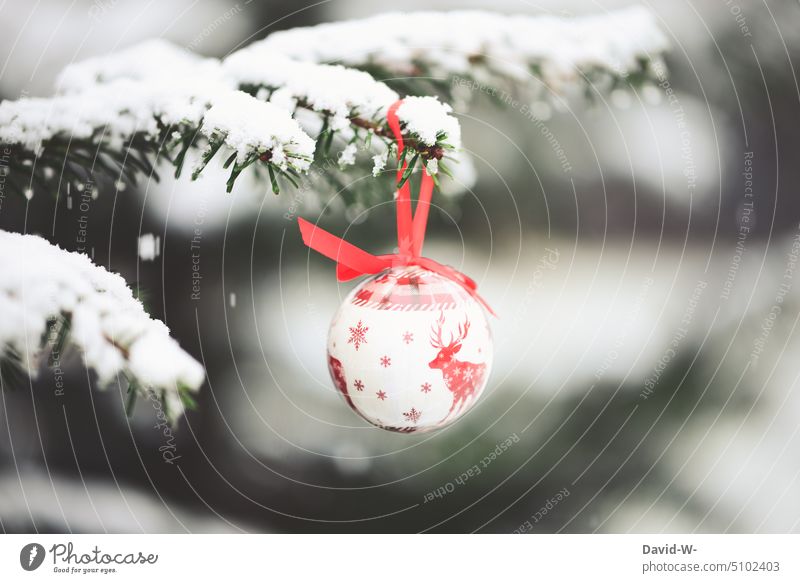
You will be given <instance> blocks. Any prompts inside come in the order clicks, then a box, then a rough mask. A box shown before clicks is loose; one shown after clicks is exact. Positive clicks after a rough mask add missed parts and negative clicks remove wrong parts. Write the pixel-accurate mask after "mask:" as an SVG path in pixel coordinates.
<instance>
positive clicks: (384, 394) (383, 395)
mask: <svg viewBox="0 0 800 583" xmlns="http://www.w3.org/2000/svg"><path fill="white" fill-rule="evenodd" d="M375 394H376V395H378V398H379V399H380V400H381V401H385V400H386V393H384V392H383V391H378V392H377V393H375Z"/></svg>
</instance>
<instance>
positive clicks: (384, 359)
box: [381, 356, 392, 368]
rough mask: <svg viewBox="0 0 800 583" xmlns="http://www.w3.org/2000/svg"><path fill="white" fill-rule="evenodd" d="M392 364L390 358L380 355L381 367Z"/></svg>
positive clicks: (387, 366)
mask: <svg viewBox="0 0 800 583" xmlns="http://www.w3.org/2000/svg"><path fill="white" fill-rule="evenodd" d="M391 365H392V359H391V358H389V357H388V356H381V366H382V367H383V368H389V367H390V366H391Z"/></svg>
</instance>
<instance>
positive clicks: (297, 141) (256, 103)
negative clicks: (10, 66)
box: [0, 7, 667, 193]
mask: <svg viewBox="0 0 800 583" xmlns="http://www.w3.org/2000/svg"><path fill="white" fill-rule="evenodd" d="M666 48H667V43H666V38H665V36H664V34H663V33H662V32H661V31H660V30H659V28H658V26H657V24H656V21H655V17H654V16H653V15H652V14H651V13H650V12H648V11H647V10H646V9H644V8H640V7H633V8H629V9H625V10H621V11H617V12H611V13H606V14H602V15H596V16H586V17H580V18H571V19H569V18H556V17H551V16H539V17H534V16H521V15H513V16H509V15H502V14H498V13H493V12H485V11H456V12H415V13H392V14H383V15H378V16H374V17H371V18H366V19H363V20H357V21H350V22H341V23H333V24H323V25H318V26H313V27H306V28H298V29H293V30H289V31H283V32H278V33H274V34H272V35H270V36H269V37H267V38H266V39H265V40H262V41H259V42H256V43H253V44H252V45H250V46H248V47H246V48H244V49H242V50H240V51H237V52H235V53H233V54H232V55H230V56H229V57H227V58H226V59H224V60H222V61H220V60H217V59H207V58H202V57H199V56H197V55H194V54H193V53H191V52H190V51H187V50H186V49H183V48H181V47H177V46H175V45H172V44H170V43H168V42H166V41H162V40H151V41H146V42H145V43H142V44H139V45H136V46H134V47H130V48H128V49H125V50H123V51H120V52H118V53H115V54H112V55H107V56H103V57H97V58H93V59H89V60H87V61H84V62H82V63H76V64H74V65H70V66H69V67H67V68H66V69H65V70H64V72H63V74H62V75H61V76H60V78H59V81H58V85H59V87H60V91H61V93H60V94H59V95H57V96H55V97H53V98H49V99H22V100H20V101H16V102H3V103H0V143H4V144H6V145H7V146H8V145H10V147H11V148H10V149H11V153H12V158H11V164H10V165H12V166H13V165H14V164H16V163H19V164H22V165H25V166H28V167H32V169H31V172H30V176H29V177H27V179H26V180H27V181H28V183H29V184H19V181H20V179H22V178H25V177H24V176H23V174H25V173H26V172H23V173H19V172H13V173H12V176H11V178H10V179H9V182H11V183H12V186H16V187H17V190H19V191H21V192H26V193H29V192H30V190H29V188H28V187H29V186H31V185H32V186H34V187H37V186H38V185H39V184H32V183H40V184H41V183H44V182H45V180H46V178H47V174H48V173H49V174H50V175H54V174H60V173H61V172H62V171H63V172H66V173H67V174H68V176H67V178H68V179H69V180H71V181H72V180H74V181H77V182H81V181H83V180H85V179H89V178H91V177H92V176H93V174H94V172H95V171H96V170H100V171H102V172H103V173H106V174H111V175H114V174H116V176H114V177H115V178H118V179H119V178H126V179H128V180H134V179H135V177H136V175H137V174H139V173H146V174H151V175H153V176H155V177H156V178H157V175H155V172H154V168H153V166H154V161H153V159H154V158H156V159H159V158H166V159H167V160H169V161H170V162H171V163H172V164H173V165H174V166H175V168H176V175H179V174H180V173H181V171H182V168H183V165H184V161H185V160H186V159H187V154H188V153H189V152H190V151H196V152H198V153H199V156H191V158H198V157H199V163H198V164H197V165H196V166H195V167H194V168H193V172H192V178H196V177H197V176H198V175H199V173H200V172H201V171H202V170H203V168H204V167H205V166H206V164H207V163H208V162H209V161H210V160H211V159H212V158H214V157H215V156H216V155H217V153H218V152H221V153H222V154H223V155H225V156H227V157H226V159H225V164H224V167H225V168H229V167H230V178H229V180H228V189H229V190H230V189H231V188H232V187H233V183H234V181H235V180H236V178H237V176H238V175H239V174H240V173H241V172H242V171H243V170H244V169H245V168H247V167H249V166H253V165H254V166H256V168H259V167H263V166H266V168H267V170H268V171H269V179H270V182H271V185H272V189H273V191H275V192H278V191H279V181H278V178H279V177H280V178H283V179H286V180H288V181H289V182H291V183H292V184H295V185H297V181H296V179H297V178H299V176H300V174H301V173H303V172H305V171H307V170H308V169H309V166H310V165H311V164H312V163H318V164H320V165H326V163H327V162H328V161H329V160H330V159H331V158H332V156H331V147H332V144H334V140H335V139H336V138H338V141H336V142H335V143H336V144H337V148H339V153H338V163H339V168H340V169H342V170H344V167H346V166H348V165H351V164H353V163H355V162H356V158H357V153H358V152H359V151H360V150H365V151H368V153H369V155H368V156H365V157H364V158H365V159H370V158H371V160H372V161H373V171H374V173H375V174H376V175H378V174H380V173H381V172H382V171H383V170H384V169H385V166H386V164H387V161H388V160H392V159H393V157H392V156H391V153H392V148H393V136H392V135H391V132H390V131H389V128H388V127H387V124H386V119H385V115H386V111H387V109H388V107H389V106H390V105H391V103H392V102H394V101H395V100H396V99H397V98H398V92H397V91H396V89H400V90H401V92H402V93H404V94H406V96H408V95H410V96H412V97H406V100H407V101H406V104H405V105H404V106H403V107H402V108H401V110H400V111H399V112H398V115H399V117H400V119H401V122H402V124H401V127H402V129H403V132H404V136H403V138H404V142H405V144H406V146H407V149H408V151H409V153H410V154H412V158H411V161H410V164H411V171H413V170H414V169H415V168H414V164H415V163H417V162H418V161H419V162H421V163H422V164H425V165H426V166H427V168H428V170H429V171H430V172H431V173H432V174H433V173H435V172H437V171H438V170H442V171H443V172H445V173H447V174H449V173H450V170H449V168H448V166H447V164H445V163H443V162H446V161H447V160H446V159H447V158H450V157H453V158H454V159H455V158H456V152H455V151H456V150H458V148H459V147H460V145H461V144H460V139H461V131H460V127H459V124H458V121H457V120H456V118H455V117H454V116H453V115H452V110H451V109H450V107H449V106H448V105H446V104H445V103H443V102H440V101H438V98H437V97H413V96H417V95H422V94H425V93H435V94H437V95H439V96H441V97H443V98H444V99H446V100H450V101H452V100H454V99H458V100H459V101H466V100H468V99H469V97H470V96H469V95H464V91H465V87H464V86H462V85H459V84H457V83H453V82H452V81H455V78H456V77H460V78H463V79H471V80H474V81H480V82H481V83H490V84H493V83H496V84H505V85H507V86H509V88H510V89H511V90H512V91H516V90H517V89H519V90H520V91H528V94H527V95H526V98H532V99H538V98H540V97H541V95H542V94H544V93H546V88H549V89H550V90H560V91H562V92H566V91H567V90H569V89H570V88H573V89H574V88H580V87H586V85H587V84H591V86H592V88H593V89H598V90H609V89H613V88H616V87H618V86H627V85H636V84H639V83H642V82H645V81H646V80H648V79H649V78H651V76H652V69H653V67H652V63H653V62H654V61H656V60H658V59H660V57H661V54H662V53H663V52H664V51H665V50H666ZM328 63H330V64H328ZM348 67H352V68H348ZM373 75H381V76H383V77H386V78H391V81H390V83H391V84H393V87H394V88H392V87H390V86H389V85H387V84H386V83H383V82H381V81H378V80H376V79H375V78H374V77H373ZM237 91H242V92H244V93H246V94H248V95H249V96H250V97H247V96H245V95H243V94H241V93H236V92H237ZM467 93H469V92H468V91H467ZM309 134H311V135H315V136H316V137H315V138H313V139H312V138H311V137H310V136H309ZM65 162H66V163H65ZM62 169H63V170H62ZM81 173H83V175H81ZM320 174H321V175H322V176H323V179H325V180H329V181H331V182H337V181H338V178H337V176H336V175H335V174H336V173H334V172H328V171H326V172H321V173H320ZM437 181H438V178H437Z"/></svg>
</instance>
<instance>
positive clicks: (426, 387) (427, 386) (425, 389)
mask: <svg viewBox="0 0 800 583" xmlns="http://www.w3.org/2000/svg"><path fill="white" fill-rule="evenodd" d="M420 391H422V392H423V393H430V392H431V384H430V383H422V386H421V387H420Z"/></svg>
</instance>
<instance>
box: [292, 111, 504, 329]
mask: <svg viewBox="0 0 800 583" xmlns="http://www.w3.org/2000/svg"><path fill="white" fill-rule="evenodd" d="M402 103H403V101H402V100H399V101H396V102H395V103H393V104H392V106H391V107H390V108H389V110H388V112H387V114H386V119H387V121H388V123H389V129H391V130H392V133H393V134H394V137H395V140H396V142H397V159H398V160H400V159H401V158H402V155H403V149H404V147H405V146H404V143H403V134H402V131H401V130H400V119H399V118H398V116H397V109H398V108H399V107H400V105H401V104H402ZM407 167H408V163H407V162H406V161H405V160H403V164H402V165H400V167H398V169H397V184H398V185H399V184H400V182H401V180H402V178H403V174H404V173H405V171H406V169H407ZM409 182H410V181H409V180H406V181H405V183H404V184H403V185H402V186H398V189H397V200H396V207H397V247H398V253H396V254H392V255H372V254H371V253H368V252H367V251H364V250H363V249H361V248H359V247H356V246H355V245H353V244H352V243H348V242H347V241H345V240H344V239H342V238H340V237H337V236H336V235H332V234H331V233H329V232H327V231H325V230H324V229H321V228H320V227H317V226H316V225H313V224H312V223H310V222H308V221H307V220H305V219H303V218H300V217H298V219H297V224H298V226H299V227H300V234H301V236H302V237H303V243H305V244H306V245H307V246H308V247H310V248H311V249H314V250H315V251H317V252H318V253H320V254H322V255H324V256H325V257H327V258H328V259H332V260H333V261H335V262H336V279H337V280H339V281H349V280H351V279H354V278H356V277H360V276H362V275H368V274H369V275H374V274H377V273H380V272H381V271H384V270H386V269H390V268H392V267H398V266H406V265H417V266H419V267H422V268H424V269H427V270H428V271H432V272H434V273H437V274H439V275H441V276H442V277H446V278H447V279H450V280H451V281H454V282H455V283H457V284H459V285H460V286H461V287H463V288H464V290H466V291H467V293H469V294H470V295H471V296H472V297H473V298H475V299H476V300H477V301H478V302H479V303H480V304H481V305H482V306H483V307H484V308H486V310H487V311H488V312H489V313H490V314H492V315H493V316H494V315H495V313H494V311H492V308H491V307H489V305H488V304H487V303H486V302H485V301H484V299H483V298H482V297H481V296H480V295H478V292H477V288H478V286H477V284H476V283H475V281H473V280H472V279H471V278H469V277H468V276H466V275H464V274H463V273H461V272H460V271H458V270H456V269H454V268H452V267H450V266H449V265H442V264H441V263H438V262H437V261H434V260H433V259H431V258H429V257H422V245H423V243H424V241H425V228H426V227H427V224H428V213H429V210H430V205H431V197H432V195H433V178H432V177H431V176H430V174H428V171H427V170H426V169H425V165H424V164H422V181H421V183H420V189H419V196H418V198H417V209H416V211H415V212H414V213H413V214H412V212H411V188H410V186H409Z"/></svg>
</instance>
